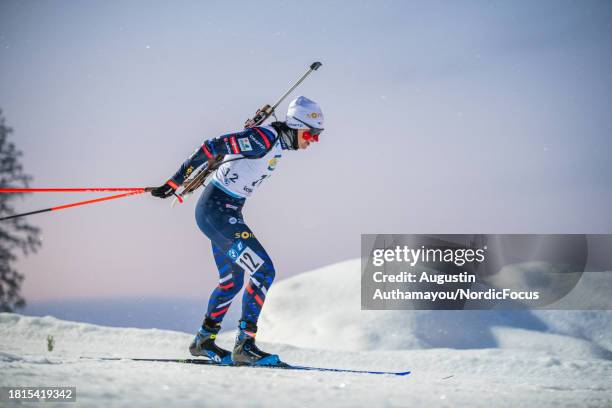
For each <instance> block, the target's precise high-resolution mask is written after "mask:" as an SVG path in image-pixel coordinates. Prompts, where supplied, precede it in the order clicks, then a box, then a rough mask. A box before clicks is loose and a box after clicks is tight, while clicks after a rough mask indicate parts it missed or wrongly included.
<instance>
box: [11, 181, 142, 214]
mask: <svg viewBox="0 0 612 408" xmlns="http://www.w3.org/2000/svg"><path fill="white" fill-rule="evenodd" d="M147 191H151V189H150V188H143V189H140V190H135V191H130V192H127V193H122V194H116V195H112V196H109V197H102V198H96V199H93V200H87V201H79V202H76V203H71V204H64V205H59V206H56V207H51V208H45V209H43V210H37V211H30V212H27V213H23V214H15V215H10V216H8V217H2V218H0V221H5V220H10V219H12V218H19V217H25V216H26V215H33V214H40V213H43V212H47V211H59V210H63V209H65V208H71V207H78V206H80V205H87V204H93V203H99V202H101V201H108V200H115V199H117V198H123V197H128V196H131V195H136V194H142V193H145V192H147Z"/></svg>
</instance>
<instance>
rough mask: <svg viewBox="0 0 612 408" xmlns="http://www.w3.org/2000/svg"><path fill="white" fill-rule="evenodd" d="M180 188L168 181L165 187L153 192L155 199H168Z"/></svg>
mask: <svg viewBox="0 0 612 408" xmlns="http://www.w3.org/2000/svg"><path fill="white" fill-rule="evenodd" d="M177 188H178V186H177V185H176V183H174V182H173V181H172V180H168V181H167V182H166V184H164V185H163V186H159V187H156V188H154V189H153V190H151V195H152V196H153V197H159V198H168V197H170V196H172V195H174V193H175V192H176V189H177Z"/></svg>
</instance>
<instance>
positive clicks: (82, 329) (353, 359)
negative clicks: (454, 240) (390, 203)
mask: <svg viewBox="0 0 612 408" xmlns="http://www.w3.org/2000/svg"><path fill="white" fill-rule="evenodd" d="M359 273H360V268H359V264H358V261H348V262H344V263H340V264H336V265H331V266H329V267H326V268H321V269H320V270H316V271H313V272H309V273H306V274H302V275H299V276H296V277H293V278H290V279H287V280H285V281H281V282H278V284H276V285H275V286H273V287H272V290H271V291H270V294H269V296H268V301H267V302H266V307H265V309H264V313H263V315H262V321H261V325H260V336H258V338H259V341H258V342H259V343H260V345H261V346H262V348H263V349H264V350H267V351H270V352H275V353H278V354H280V356H281V357H282V359H283V360H284V361H287V362H289V363H292V364H296V365H308V366H320V367H332V368H348V369H363V370H389V371H405V370H410V371H412V373H411V374H410V375H408V376H406V377H395V376H381V375H363V374H347V373H333V372H311V371H286V370H278V369H268V368H249V367H214V366H213V367H211V366H199V365H188V364H175V363H154V362H134V361H127V360H122V361H102V360H95V359H83V358H80V357H83V356H89V357H142V358H148V357H158V358H186V357H189V356H188V351H187V346H188V344H189V342H190V341H191V338H192V335H190V334H186V333H180V332H173V331H165V330H157V329H148V330H147V329H133V328H114V327H104V326H96V325H92V324H85V323H76V322H68V321H62V320H59V319H55V318H53V317H28V316H22V315H18V314H9V313H0V386H76V387H77V403H76V404H75V403H65V404H63V406H68V407H74V406H88V407H89V406H103V407H108V406H112V407H115V406H117V407H119V406H125V407H128V406H129V407H141V406H142V407H149V406H159V405H164V406H185V407H190V406H194V407H195V406H198V407H202V406H205V407H209V406H210V407H219V406H247V407H264V406H265V407H268V406H275V407H276V406H288V407H293V406H296V407H297V406H300V407H301V406H323V407H326V406H346V407H354V406H371V407H400V406H427V407H429V406H448V407H456V406H463V405H469V406H482V407H490V406H496V407H497V406H501V407H503V406H534V407H536V406H537V407H542V406H550V407H553V406H554V407H557V406H560V407H566V406H567V407H569V406H574V407H575V406H580V407H583V406H593V407H600V406H601V407H604V406H612V385H610V384H611V383H612V381H610V379H611V378H612V361H610V343H611V339H610V333H611V331H610V328H611V327H612V325H611V321H612V313H610V312H605V311H601V312H594V311H584V312H567V311H537V312H532V313H531V314H530V315H525V314H524V312H521V314H513V313H507V312H490V313H478V312H477V313H476V314H474V313H473V312H454V313H448V312H427V311H418V312H409V311H399V312H397V311H390V312H383V311H375V312H371V311H361V310H360V308H359V294H358V293H359V292H358V290H359V281H358V279H359ZM355 281H356V282H355ZM332 289H333V294H334V296H333V297H332V298H329V297H327V296H329V294H330V292H332ZM291 299H292V300H293V301H290V300H291ZM326 301H327V303H326ZM238 303H239V302H238ZM355 306H356V307H355ZM264 316H265V318H264ZM517 316H519V317H517ZM47 335H52V336H53V337H54V340H55V348H54V350H53V351H52V352H49V351H47V340H46V339H47ZM232 340H233V333H223V334H222V335H220V336H219V343H220V345H222V346H225V347H227V348H230V347H231V344H232ZM272 340H274V341H275V342H272ZM470 346H471V347H470ZM1 404H2V403H0V405H1ZM58 405H60V406H61V404H55V406H58Z"/></svg>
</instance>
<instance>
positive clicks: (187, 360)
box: [82, 357, 410, 376]
mask: <svg viewBox="0 0 612 408" xmlns="http://www.w3.org/2000/svg"><path fill="white" fill-rule="evenodd" d="M82 358H88V359H96V360H103V361H122V360H128V361H143V362H153V363H180V364H201V365H211V366H220V367H250V368H277V369H283V370H300V371H327V372H335V373H353V374H376V375H395V376H405V375H408V374H410V371H369V370H350V369H346V368H326V367H308V366H299V365H291V364H287V363H282V362H281V363H280V364H276V365H267V366H264V365H261V366H251V365H238V364H230V365H221V364H219V363H217V362H215V361H212V360H204V359H198V358H121V357H82Z"/></svg>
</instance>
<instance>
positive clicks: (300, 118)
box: [286, 96, 323, 129]
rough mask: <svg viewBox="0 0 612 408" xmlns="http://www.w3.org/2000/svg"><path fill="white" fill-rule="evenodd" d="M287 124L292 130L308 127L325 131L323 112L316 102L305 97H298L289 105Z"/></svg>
mask: <svg viewBox="0 0 612 408" xmlns="http://www.w3.org/2000/svg"><path fill="white" fill-rule="evenodd" d="M286 123H287V126H289V127H290V128H292V129H306V128H307V127H312V128H317V129H323V112H321V107H320V106H319V104H318V103H316V102H315V101H311V100H310V99H308V98H307V97H305V96H298V97H297V98H295V99H294V100H292V101H291V103H290V104H289V109H287V119H286Z"/></svg>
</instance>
